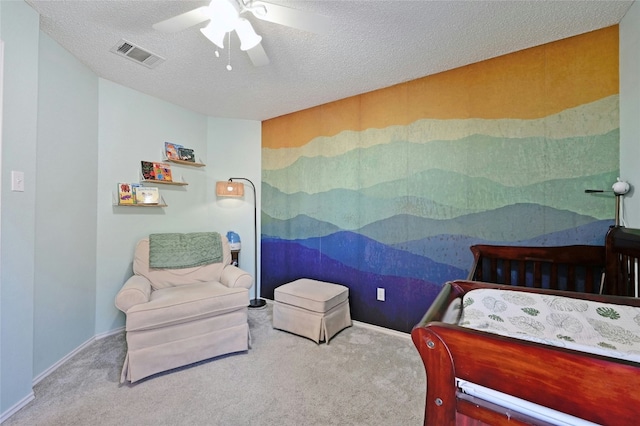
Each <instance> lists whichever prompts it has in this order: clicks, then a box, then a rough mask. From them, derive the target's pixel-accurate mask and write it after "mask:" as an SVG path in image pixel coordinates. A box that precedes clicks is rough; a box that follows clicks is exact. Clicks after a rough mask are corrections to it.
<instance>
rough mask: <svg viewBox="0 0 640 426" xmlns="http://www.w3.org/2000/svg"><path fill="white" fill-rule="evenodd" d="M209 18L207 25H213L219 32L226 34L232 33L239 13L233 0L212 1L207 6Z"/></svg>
mask: <svg viewBox="0 0 640 426" xmlns="http://www.w3.org/2000/svg"><path fill="white" fill-rule="evenodd" d="M209 16H210V18H211V22H210V23H209V25H211V24H214V25H216V27H217V28H219V29H220V30H221V31H224V32H225V33H228V32H230V31H233V29H234V27H235V25H236V21H237V20H238V17H239V16H240V11H239V9H238V5H237V3H236V2H235V1H233V0H212V1H211V3H210V4H209Z"/></svg>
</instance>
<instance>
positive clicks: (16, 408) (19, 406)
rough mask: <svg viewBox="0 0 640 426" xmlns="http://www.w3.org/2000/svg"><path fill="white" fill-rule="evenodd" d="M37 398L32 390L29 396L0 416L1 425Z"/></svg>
mask: <svg viewBox="0 0 640 426" xmlns="http://www.w3.org/2000/svg"><path fill="white" fill-rule="evenodd" d="M35 397H36V396H35V394H34V393H33V390H32V391H31V393H30V394H29V395H27V396H25V397H24V398H22V399H21V400H20V401H18V402H17V403H15V404H14V406H13V407H11V408H9V409H8V410H7V411H5V412H4V413H2V414H0V423H3V422H4V421H5V420H7V419H9V417H11V416H13V415H14V414H15V413H17V412H18V411H19V410H20V409H22V408H23V407H24V406H25V405H27V404H28V403H30V402H31V401H33V400H34V399H35Z"/></svg>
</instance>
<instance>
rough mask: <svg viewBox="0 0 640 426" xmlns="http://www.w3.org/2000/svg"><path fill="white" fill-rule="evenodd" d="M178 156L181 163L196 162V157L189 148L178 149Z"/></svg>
mask: <svg viewBox="0 0 640 426" xmlns="http://www.w3.org/2000/svg"><path fill="white" fill-rule="evenodd" d="M178 156H179V157H180V160H182V161H189V162H191V163H195V162H196V156H195V154H194V153H193V150H192V149H191V148H185V147H180V148H179V149H178Z"/></svg>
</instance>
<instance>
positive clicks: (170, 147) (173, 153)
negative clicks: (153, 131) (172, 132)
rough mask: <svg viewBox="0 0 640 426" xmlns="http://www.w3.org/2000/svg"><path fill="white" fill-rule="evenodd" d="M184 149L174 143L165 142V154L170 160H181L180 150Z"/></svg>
mask: <svg viewBox="0 0 640 426" xmlns="http://www.w3.org/2000/svg"><path fill="white" fill-rule="evenodd" d="M180 148H182V145H180V144H177V143H173V142H165V143H164V154H165V156H166V157H167V158H168V159H169V160H179V159H180V154H179V152H178V150H179V149H180Z"/></svg>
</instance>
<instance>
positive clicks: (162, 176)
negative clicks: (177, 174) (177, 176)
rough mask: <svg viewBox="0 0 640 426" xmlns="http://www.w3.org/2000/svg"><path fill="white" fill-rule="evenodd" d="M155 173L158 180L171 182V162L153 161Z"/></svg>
mask: <svg viewBox="0 0 640 426" xmlns="http://www.w3.org/2000/svg"><path fill="white" fill-rule="evenodd" d="M153 174H154V176H155V179H156V180H163V181H165V182H171V181H172V180H173V178H172V177H171V166H170V165H169V163H160V162H155V163H153Z"/></svg>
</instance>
